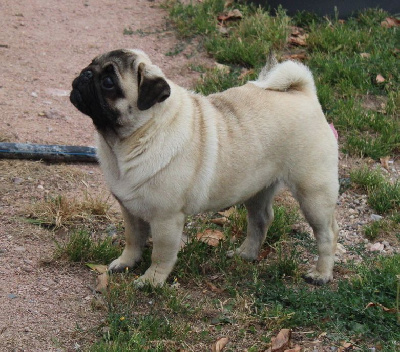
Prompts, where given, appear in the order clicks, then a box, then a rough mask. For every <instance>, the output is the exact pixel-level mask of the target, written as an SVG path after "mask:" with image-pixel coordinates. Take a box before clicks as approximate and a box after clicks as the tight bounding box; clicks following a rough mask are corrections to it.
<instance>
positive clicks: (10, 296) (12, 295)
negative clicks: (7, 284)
mask: <svg viewBox="0 0 400 352" xmlns="http://www.w3.org/2000/svg"><path fill="white" fill-rule="evenodd" d="M7 297H8V298H9V299H14V298H17V297H18V296H17V295H15V294H14V293H9V294H8V295H7Z"/></svg>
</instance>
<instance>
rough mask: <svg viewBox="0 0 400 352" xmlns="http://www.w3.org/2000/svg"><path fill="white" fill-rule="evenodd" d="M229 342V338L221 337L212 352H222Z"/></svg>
mask: <svg viewBox="0 0 400 352" xmlns="http://www.w3.org/2000/svg"><path fill="white" fill-rule="evenodd" d="M228 342H229V339H228V338H227V337H221V338H220V339H219V340H218V341H217V342H215V343H214V344H213V345H212V348H211V350H212V352H221V351H222V350H223V349H224V348H225V346H226V344H227V343H228Z"/></svg>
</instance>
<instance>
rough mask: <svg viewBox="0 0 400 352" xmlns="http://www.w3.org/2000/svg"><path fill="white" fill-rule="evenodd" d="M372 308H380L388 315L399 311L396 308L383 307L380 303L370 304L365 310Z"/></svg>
mask: <svg viewBox="0 0 400 352" xmlns="http://www.w3.org/2000/svg"><path fill="white" fill-rule="evenodd" d="M370 307H379V308H381V309H382V310H383V311H384V312H386V313H397V309H396V308H386V307H385V306H384V305H382V304H380V303H374V302H369V303H368V304H367V305H366V307H365V309H367V308H370Z"/></svg>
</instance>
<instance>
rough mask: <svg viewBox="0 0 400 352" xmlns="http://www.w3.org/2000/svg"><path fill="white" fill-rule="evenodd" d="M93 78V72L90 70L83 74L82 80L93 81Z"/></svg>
mask: <svg viewBox="0 0 400 352" xmlns="http://www.w3.org/2000/svg"><path fill="white" fill-rule="evenodd" d="M92 77H93V72H92V71H90V70H87V71H84V72H82V78H86V79H91V78H92Z"/></svg>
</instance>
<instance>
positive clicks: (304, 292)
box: [257, 254, 400, 351]
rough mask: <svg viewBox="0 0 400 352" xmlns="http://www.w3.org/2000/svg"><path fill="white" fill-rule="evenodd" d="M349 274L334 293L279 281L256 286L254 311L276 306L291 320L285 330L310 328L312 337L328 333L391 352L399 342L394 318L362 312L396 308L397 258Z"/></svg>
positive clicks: (380, 312) (399, 257)
mask: <svg viewBox="0 0 400 352" xmlns="http://www.w3.org/2000/svg"><path fill="white" fill-rule="evenodd" d="M354 270H355V275H354V276H353V278H352V279H350V280H343V281H340V282H339V283H338V287H337V289H333V288H332V287H329V286H326V287H323V288H320V289H318V290H312V289H310V287H309V286H305V285H296V286H294V285H287V284H285V283H284V282H282V281H279V280H278V281H275V282H271V281H269V282H268V283H267V284H266V283H262V281H260V284H259V287H258V289H257V303H258V305H259V309H260V310H261V309H263V307H264V309H267V310H269V309H271V308H272V309H276V308H275V307H276V306H279V307H281V310H282V311H283V312H284V313H285V314H286V315H290V319H288V320H287V321H286V324H285V326H286V327H292V328H296V327H299V326H302V327H304V326H309V327H310V328H313V329H315V330H316V331H315V333H316V334H319V333H321V332H327V331H328V337H329V338H330V339H331V340H333V341H335V340H337V342H338V343H339V341H340V340H343V339H345V340H347V341H349V340H350V339H353V340H358V341H359V343H358V344H359V346H360V347H361V348H363V349H367V348H368V346H372V345H373V344H374V343H376V341H380V342H381V344H382V345H381V347H382V348H383V349H384V350H387V351H395V350H396V348H398V345H396V341H399V338H400V329H399V327H400V325H399V321H398V316H397V315H396V313H393V312H392V313H388V312H385V311H384V310H383V309H381V308H379V307H370V308H366V307H367V305H368V304H369V303H370V302H373V303H379V304H381V305H383V306H384V307H386V308H388V309H395V308H396V305H397V304H398V297H397V289H398V286H399V279H398V275H399V273H400V255H398V254H397V255H395V256H393V257H386V258H385V257H380V258H377V259H374V260H370V261H366V262H365V263H364V264H363V265H361V266H359V267H355V268H354Z"/></svg>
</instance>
